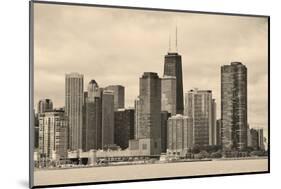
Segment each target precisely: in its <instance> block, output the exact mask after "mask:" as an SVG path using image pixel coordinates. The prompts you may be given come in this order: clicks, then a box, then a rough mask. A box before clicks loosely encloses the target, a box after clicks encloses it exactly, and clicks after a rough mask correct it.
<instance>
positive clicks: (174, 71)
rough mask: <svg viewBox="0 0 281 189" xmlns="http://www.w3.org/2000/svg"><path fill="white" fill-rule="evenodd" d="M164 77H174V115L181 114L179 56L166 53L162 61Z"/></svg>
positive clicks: (181, 89) (180, 61) (180, 67)
mask: <svg viewBox="0 0 281 189" xmlns="http://www.w3.org/2000/svg"><path fill="white" fill-rule="evenodd" d="M163 75H164V76H174V77H176V113H177V114H183V107H184V106H183V81H182V60H181V55H179V54H178V53H176V52H175V53H174V52H168V54H167V55H165V60H164V74H163Z"/></svg>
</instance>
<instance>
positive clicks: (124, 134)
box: [114, 109, 135, 149]
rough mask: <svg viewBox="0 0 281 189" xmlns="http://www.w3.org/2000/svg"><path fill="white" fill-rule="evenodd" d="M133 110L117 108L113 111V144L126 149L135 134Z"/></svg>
mask: <svg viewBox="0 0 281 189" xmlns="http://www.w3.org/2000/svg"><path fill="white" fill-rule="evenodd" d="M134 115H135V110H134V109H118V110H117V111H115V112H114V144H116V145H118V146H120V147H121V149H126V148H128V147H129V140H132V139H134V134H135V118H134Z"/></svg>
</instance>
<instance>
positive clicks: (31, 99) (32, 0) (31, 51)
mask: <svg viewBox="0 0 281 189" xmlns="http://www.w3.org/2000/svg"><path fill="white" fill-rule="evenodd" d="M34 4H52V5H65V6H86V7H99V8H118V9H130V10H144V11H165V12H177V13H194V14H209V15H224V16H244V17H260V18H267V22H268V31H267V32H268V51H267V53H268V78H267V80H268V170H267V171H257V172H241V173H224V174H210V175H195V176H175V177H160V178H149V179H130V180H113V181H100V182H99V181H98V182H82V183H69V184H52V185H36V186H34V165H33V152H34V130H33V125H34V115H33V114H34V113H33V108H34ZM268 173H270V16H269V15H260V14H240V13H225V12H208V11H194V10H182V9H180V10H176V9H163V8H149V7H132V6H119V5H105V4H89V3H71V2H57V1H42V0H30V1H29V188H52V187H66V186H85V185H98V184H114V183H131V182H145V181H163V180H175V179H190V178H209V177H224V176H239V175H255V174H268Z"/></svg>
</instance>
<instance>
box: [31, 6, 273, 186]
mask: <svg viewBox="0 0 281 189" xmlns="http://www.w3.org/2000/svg"><path fill="white" fill-rule="evenodd" d="M30 52H31V57H30V68H31V69H30V75H31V76H30V85H31V87H32V92H31V94H30V95H31V97H30V98H31V101H30V102H31V105H30V109H31V112H32V113H31V115H30V116H31V119H30V140H31V141H30V145H31V146H30V154H31V156H30V166H31V169H30V171H31V172H30V182H31V186H32V187H48V186H50V187H52V186H69V185H77V184H99V183H114V182H130V181H149V180H159V179H171V178H174V179H179V178H191V177H192V178H193V177H203V176H204V177H205V176H215V175H217V176H226V175H236V174H257V173H269V155H270V154H269V143H270V139H269V17H268V16H263V15H246V14H245V15H238V14H228V13H207V12H195V11H179V10H163V9H151V8H130V7H117V6H105V5H102V6H101V5H86V4H70V3H51V2H41V1H38V2H36V1H32V2H30Z"/></svg>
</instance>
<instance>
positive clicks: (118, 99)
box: [105, 85, 125, 111]
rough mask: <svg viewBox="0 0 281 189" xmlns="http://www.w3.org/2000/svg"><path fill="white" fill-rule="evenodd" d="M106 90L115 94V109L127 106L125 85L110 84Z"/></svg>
mask: <svg viewBox="0 0 281 189" xmlns="http://www.w3.org/2000/svg"><path fill="white" fill-rule="evenodd" d="M105 89H106V90H111V91H113V94H114V111H116V110H118V109H119V108H124V107H125V87H124V86H122V85H109V86H108V87H105Z"/></svg>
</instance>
